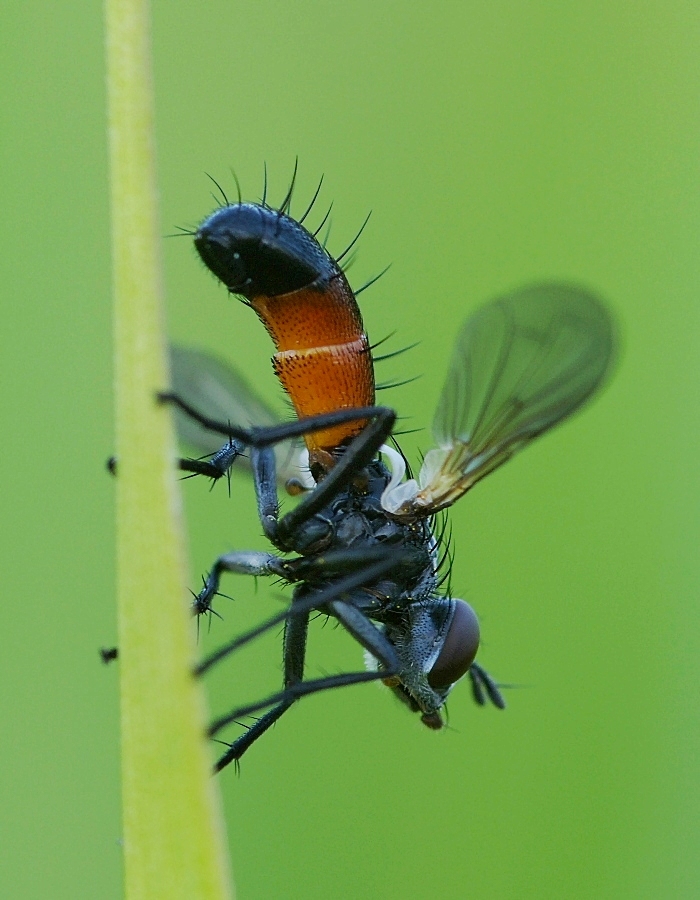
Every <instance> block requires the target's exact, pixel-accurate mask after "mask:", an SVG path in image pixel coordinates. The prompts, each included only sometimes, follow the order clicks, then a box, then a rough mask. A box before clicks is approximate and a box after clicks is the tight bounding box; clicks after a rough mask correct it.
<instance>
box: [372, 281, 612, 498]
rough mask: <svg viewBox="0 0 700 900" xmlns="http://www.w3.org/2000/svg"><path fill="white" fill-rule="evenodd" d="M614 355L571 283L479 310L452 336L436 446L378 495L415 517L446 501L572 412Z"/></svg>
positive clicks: (602, 317)
mask: <svg viewBox="0 0 700 900" xmlns="http://www.w3.org/2000/svg"><path fill="white" fill-rule="evenodd" d="M614 352H615V329H614V324H613V320H612V318H611V316H610V314H609V313H608V311H607V310H606V308H605V307H604V306H603V304H602V303H601V302H600V301H599V300H597V299H596V298H595V297H594V296H592V295H591V294H589V293H587V292H586V291H583V290H581V289H580V288H577V287H572V286H569V285H564V284H541V285H535V286H533V287H529V288H524V289H523V290H519V291H516V292H514V293H512V294H508V295H506V296H505V297H501V298H499V299H497V300H494V301H492V302H491V303H489V304H487V305H486V306H484V307H482V309H480V310H478V311H477V312H476V313H475V314H474V315H473V316H471V317H470V318H469V319H467V321H466V322H465V324H464V326H463V328H462V331H461V333H460V335H459V337H458V339H457V344H456V346H455V349H454V353H453V356H452V361H451V363H450V369H449V373H448V376H447V381H446V383H445V387H444V388H443V391H442V395H441V397H440V401H439V403H438V407H437V411H436V413H435V419H434V421H433V434H434V437H435V440H436V442H437V444H438V446H437V448H436V449H434V450H431V451H430V452H429V453H428V454H427V455H426V457H425V460H424V462H423V467H422V469H421V472H420V476H419V480H418V482H415V481H412V482H405V483H403V484H401V485H398V486H397V487H395V488H393V490H390V491H388V492H386V493H385V497H383V498H382V503H383V504H384V506H385V508H386V509H388V510H389V511H390V512H393V513H394V514H396V515H407V516H409V515H414V516H415V515H426V514H430V513H433V512H436V511H437V510H440V509H443V508H444V507H446V506H450V505H451V504H452V503H454V502H455V500H457V499H458V498H459V497H461V496H462V494H464V493H465V491H467V490H469V488H470V487H472V485H474V484H475V483H476V482H477V481H479V479H481V478H483V477H484V475H487V474H488V473H489V472H491V471H493V469H495V468H496V467H497V466H500V465H501V464H502V463H504V462H505V461H506V460H507V459H510V457H511V456H512V455H513V454H514V453H515V452H517V451H518V450H520V449H521V448H522V447H524V446H525V445H526V444H527V443H528V442H529V441H531V440H533V438H536V437H537V436H538V435H540V434H542V433H543V432H545V431H547V429H549V428H552V427H553V426H554V425H556V424H557V423H558V422H561V421H562V419H565V418H566V417H567V416H569V415H571V413H573V412H574V411H575V410H577V409H578V408H579V407H580V406H581V405H582V404H583V403H584V402H585V401H586V400H587V399H588V398H589V397H590V396H591V394H593V392H594V391H595V390H596V389H597V388H598V387H599V386H600V385H601V384H602V382H603V380H604V378H605V376H606V374H607V372H608V371H609V370H610V367H611V363H612V360H613V357H614ZM392 507H393V508H392Z"/></svg>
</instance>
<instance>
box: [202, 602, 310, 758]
mask: <svg viewBox="0 0 700 900" xmlns="http://www.w3.org/2000/svg"><path fill="white" fill-rule="evenodd" d="M308 630H309V610H306V611H305V612H302V613H299V614H293V615H290V616H289V618H288V619H287V622H286V624H285V629H284V648H283V661H284V684H285V687H287V688H290V687H292V686H293V685H295V684H298V683H300V682H301V680H302V678H303V677H304V659H305V658H306V636H307V633H308ZM294 699H295V698H294V697H283V698H281V699H280V700H279V701H276V700H273V701H272V702H271V703H267V704H265V705H266V706H272V705H273V704H276V705H274V706H273V708H272V709H270V710H269V711H268V712H266V713H265V715H264V716H261V718H259V719H258V720H257V722H254V723H253V724H252V725H251V726H250V727H249V728H248V730H247V731H246V732H245V734H242V735H241V736H240V737H239V738H237V739H236V740H235V741H234V742H233V743H232V744H231V745H230V746H229V748H228V750H227V751H226V753H224V754H223V756H221V757H220V759H218V760H217V762H216V765H215V766H214V770H215V771H216V772H220V771H221V770H222V769H223V768H225V767H226V766H227V765H229V763H232V762H233V761H234V760H236V761H237V760H239V759H240V758H241V756H243V754H244V753H245V752H246V750H247V749H248V748H249V747H250V746H251V744H253V743H254V742H255V741H257V739H258V738H259V737H261V736H262V735H263V734H265V732H266V731H267V729H268V728H270V727H271V726H272V725H274V723H275V722H276V721H277V720H278V719H279V718H280V716H282V715H283V714H284V713H285V712H287V710H288V709H289V707H290V706H292V704H293V703H294ZM260 708H262V707H258V709H260ZM246 715H249V713H248V712H243V713H241V716H246ZM221 721H222V720H218V719H217V720H216V721H215V722H213V723H212V725H211V726H210V728H209V734H210V735H211V736H213V735H214V734H215V733H216V732H217V731H219V730H220V729H221V728H223V724H218V723H219V722H221ZM230 721H233V720H231V719H228V720H227V721H226V722H225V723H224V724H229V722H230Z"/></svg>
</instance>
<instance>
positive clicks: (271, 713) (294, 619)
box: [195, 553, 402, 771]
mask: <svg viewBox="0 0 700 900" xmlns="http://www.w3.org/2000/svg"><path fill="white" fill-rule="evenodd" d="M268 556H269V554H268ZM273 559H274V557H273ZM401 562H402V555H401V554H396V553H393V554H391V555H389V554H386V553H385V554H384V558H383V559H381V560H378V561H375V562H372V563H370V564H368V565H366V566H365V567H364V568H363V569H361V570H360V571H359V572H358V571H357V570H355V571H354V572H353V573H352V574H351V575H348V576H346V577H345V578H341V579H340V580H339V581H337V582H336V583H335V584H332V585H329V586H328V587H327V588H324V589H323V590H321V591H309V592H308V593H305V594H303V595H301V596H298V597H296V598H295V599H294V601H293V603H292V605H291V606H290V607H289V608H288V609H286V610H284V611H283V612H282V613H279V614H277V615H275V616H272V617H271V618H270V619H268V620H267V621H266V622H263V623H262V624H261V625H259V626H258V627H257V628H253V629H251V630H250V631H248V632H246V633H245V634H243V635H240V636H239V637H238V638H236V639H235V640H234V641H231V642H230V643H229V644H227V645H226V646H224V647H222V648H221V649H220V650H217V651H216V652H215V653H213V654H211V655H210V656H209V657H207V658H206V659H205V660H203V662H202V663H200V665H199V666H198V667H197V669H196V670H195V673H196V674H198V675H201V674H203V673H204V672H206V671H207V670H208V669H209V668H211V667H212V666H213V665H214V664H215V663H217V662H218V661H219V660H221V659H223V658H224V657H225V656H227V655H228V654H229V653H231V652H233V651H234V650H236V649H238V647H241V646H243V645H244V644H246V643H248V642H249V641H251V640H253V639H254V638H256V637H257V636H258V635H260V634H263V633H264V632H265V631H269V630H270V629H271V628H274V627H275V626H276V625H279V624H280V622H283V621H286V626H285V639H284V672H285V676H284V689H283V690H282V691H280V692H279V693H277V694H273V695H272V696H270V697H267V698H265V699H264V700H262V701H259V702H257V703H252V704H249V705H247V706H242V707H240V708H238V709H235V710H233V711H232V712H231V713H229V714H228V715H226V716H222V717H221V718H219V719H217V720H216V721H214V722H213V723H212V725H211V727H210V729H209V734H210V735H212V736H213V735H215V734H217V733H218V732H219V731H220V730H221V729H222V728H224V726H226V725H228V724H230V723H231V722H234V721H237V720H238V719H240V718H242V717H243V716H247V715H250V714H251V713H254V712H258V711H259V710H262V709H266V708H268V707H272V708H271V709H269V710H268V712H266V713H265V715H263V716H262V717H261V718H260V719H258V721H257V722H255V723H254V724H253V725H252V726H251V727H250V728H249V729H248V731H247V732H246V733H245V734H243V735H241V737H240V738H238V739H237V740H236V741H234V743H233V744H231V746H230V747H229V749H228V750H227V752H226V753H225V754H224V756H223V757H222V758H221V759H220V760H219V762H218V763H217V767H216V768H217V771H218V770H220V769H222V768H224V766H227V765H228V764H229V763H230V762H232V761H234V760H238V759H240V757H241V756H242V755H243V753H245V751H246V750H247V749H248V747H250V745H251V744H252V743H253V742H254V741H255V740H257V738H258V737H260V736H261V735H262V734H264V732H265V731H267V729H268V728H269V727H270V726H271V725H272V724H274V722H276V721H277V719H279V718H280V716H281V715H283V713H285V712H286V711H287V710H288V709H289V707H290V706H292V704H293V703H294V701H295V700H298V699H299V698H300V697H302V696H305V695H306V694H312V693H316V692H317V691H320V690H327V689H328V688H332V687H342V686H343V685H346V684H357V683H359V682H363V681H374V680H376V679H377V678H383V677H387V675H389V674H391V673H392V672H393V671H395V667H396V665H397V662H398V661H397V659H396V653H395V651H394V648H393V646H392V645H391V644H390V643H389V641H388V640H387V639H386V638H385V637H384V635H383V634H382V633H381V632H380V631H379V630H378V629H377V628H375V626H374V625H373V624H372V623H371V622H370V620H369V619H367V618H366V616H364V614H363V613H361V612H360V611H359V610H358V609H356V608H355V606H354V605H352V604H350V603H347V602H345V601H342V600H340V599H339V598H340V597H343V596H346V595H349V594H352V592H353V591H356V590H358V589H359V588H361V587H363V586H364V585H365V584H370V583H373V582H374V581H375V580H376V579H378V578H381V576H382V575H384V574H386V573H387V572H388V571H389V570H390V569H392V568H394V567H395V566H396V565H397V564H399V565H400V564H401ZM239 571H240V569H239ZM312 609H321V610H324V611H328V612H331V613H332V614H333V615H335V616H336V617H337V618H338V619H339V620H340V621H341V622H342V623H343V625H344V626H345V627H346V628H347V629H348V631H350V633H351V634H352V635H353V636H354V637H356V638H357V640H359V641H360V643H362V644H363V646H365V647H366V648H367V649H368V650H369V651H370V653H372V654H373V656H375V657H376V659H378V660H379V662H380V664H381V665H382V666H383V669H382V671H381V672H353V673H348V674H343V675H333V676H330V677H329V678H320V679H316V680H314V681H308V682H304V681H302V678H303V675H304V657H305V652H306V633H307V628H308V619H309V614H310V612H311V610H312Z"/></svg>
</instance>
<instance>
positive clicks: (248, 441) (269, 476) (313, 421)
mask: <svg viewBox="0 0 700 900" xmlns="http://www.w3.org/2000/svg"><path fill="white" fill-rule="evenodd" d="M159 398H160V400H161V401H163V402H169V403H174V404H175V405H176V406H177V407H179V408H180V409H181V410H183V412H185V413H187V415H189V416H191V417H192V418H193V419H195V421H197V422H199V423H200V425H203V426H204V427H205V428H208V429H209V430H210V431H214V432H218V433H219V434H224V435H227V436H228V437H229V438H232V439H235V440H237V441H240V442H241V443H242V444H243V445H245V446H249V447H252V448H253V449H252V454H251V463H252V466H253V478H254V481H255V489H256V494H257V497H258V515H259V517H260V521H261V524H262V526H263V529H264V531H265V534H266V535H267V537H268V538H269V539H270V541H272V543H274V544H275V546H276V547H278V548H279V549H280V550H290V549H293V535H294V532H295V530H296V529H297V528H298V527H299V526H300V525H303V524H304V523H305V522H307V521H308V520H309V519H310V518H311V517H312V516H313V515H315V514H316V513H317V512H318V511H319V510H321V509H323V507H324V506H325V505H326V504H327V503H328V502H329V501H330V500H332V498H333V497H335V496H336V494H337V493H338V492H339V491H340V490H341V489H342V488H343V487H345V486H346V485H347V484H349V483H350V481H352V479H353V478H354V477H355V475H356V474H357V473H358V472H359V471H360V470H361V469H363V468H364V467H365V466H366V465H368V463H370V462H371V461H372V459H373V458H374V456H375V455H376V453H377V451H378V450H379V448H380V447H381V445H382V444H383V443H384V442H385V441H386V439H387V438H388V437H389V435H390V434H391V430H392V428H393V427H394V423H395V421H396V413H395V412H394V411H393V410H392V409H389V408H387V407H383V406H365V407H361V408H358V409H340V410H336V411H335V412H331V413H323V414H321V415H318V416H310V417H309V418H307V419H297V420H295V421H293V422H285V423H284V424H282V425H273V426H270V427H267V428H250V429H245V428H239V427H236V426H231V425H225V424H224V423H222V422H216V421H215V420H213V419H210V418H208V417H207V416H203V415H202V414H201V413H199V412H198V411H197V410H196V409H194V407H192V406H190V405H189V404H188V403H186V402H185V401H184V400H183V399H182V398H181V397H179V396H178V395H177V394H173V393H163V394H160V395H159ZM358 419H368V420H369V422H368V424H367V425H366V426H365V427H364V428H363V429H362V431H361V432H360V433H359V434H358V435H357V436H356V437H355V438H354V440H353V441H352V442H351V443H350V444H349V446H348V447H347V448H346V450H345V452H344V453H343V455H342V457H341V458H340V459H339V460H338V461H337V462H336V464H335V465H334V466H333V468H332V469H331V471H330V472H329V473H328V475H326V477H325V478H324V479H323V481H321V483H320V484H319V485H318V486H317V487H316V488H315V489H314V490H313V491H311V492H310V493H309V494H307V496H306V497H305V498H304V499H303V500H302V501H301V503H299V505H298V506H296V507H295V508H294V509H293V510H291V511H290V512H288V513H287V514H286V515H285V516H283V517H282V518H281V519H279V518H278V514H279V503H278V499H277V479H276V473H275V459H274V453H273V452H272V447H273V446H274V445H275V444H278V443H280V442H281V441H285V440H288V439H289V438H293V437H299V436H301V435H304V434H311V433H313V432H315V431H321V430H323V429H325V428H328V427H331V426H333V425H339V424H342V423H344V422H352V421H357V420H358Z"/></svg>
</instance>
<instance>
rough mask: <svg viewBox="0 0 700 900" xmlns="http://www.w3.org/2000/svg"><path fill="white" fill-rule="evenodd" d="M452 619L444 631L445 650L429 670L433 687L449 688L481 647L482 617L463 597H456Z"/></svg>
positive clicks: (443, 649) (465, 669)
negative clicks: (480, 617)
mask: <svg viewBox="0 0 700 900" xmlns="http://www.w3.org/2000/svg"><path fill="white" fill-rule="evenodd" d="M454 603H455V611H454V615H453V617H452V622H451V623H450V627H449V629H448V630H447V634H446V635H445V642H444V643H443V645H442V650H441V651H440V654H439V655H438V658H437V659H436V660H435V665H434V666H433V668H432V669H431V670H430V672H428V684H429V685H430V687H431V688H437V689H440V688H446V687H449V686H450V685H451V684H454V683H455V681H459V679H460V678H461V677H462V675H464V674H465V673H466V672H467V671H468V669H469V666H471V664H472V663H473V662H474V657H475V656H476V651H477V650H478V649H479V620H478V619H477V617H476V613H475V612H474V610H473V609H472V608H471V606H470V605H469V604H468V603H465V602H464V600H455V601H454Z"/></svg>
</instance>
